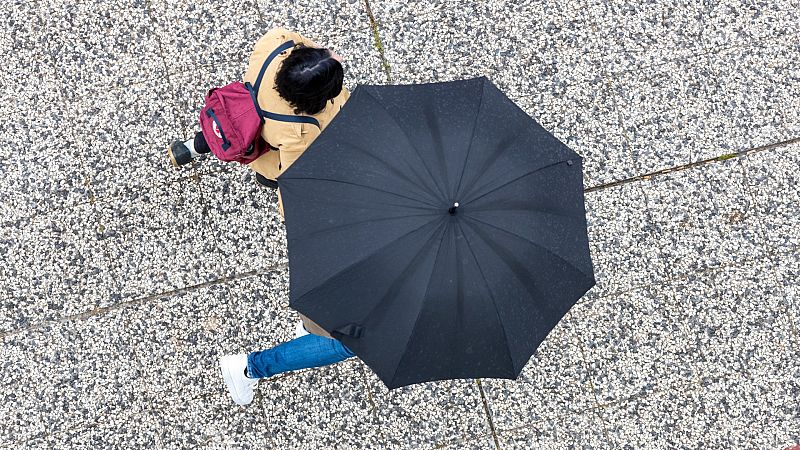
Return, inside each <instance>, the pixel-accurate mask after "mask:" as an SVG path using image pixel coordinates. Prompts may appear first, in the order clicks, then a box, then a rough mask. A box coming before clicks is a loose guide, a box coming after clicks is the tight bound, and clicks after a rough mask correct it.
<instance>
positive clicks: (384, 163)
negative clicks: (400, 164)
mask: <svg viewBox="0 0 800 450" xmlns="http://www.w3.org/2000/svg"><path fill="white" fill-rule="evenodd" d="M332 140H333V141H338V142H341V143H342V144H345V145H348V146H350V148H354V149H356V150H358V152H360V153H362V154H364V155H366V156H368V157H370V158H372V159H374V160H375V161H378V162H380V163H381V164H383V165H384V166H385V167H387V168H388V169H389V171H391V172H392V173H394V174H396V175H398V176H399V177H400V178H402V179H403V180H406V181H408V182H409V183H411V184H412V185H416V184H417V183H416V182H414V180H412V179H411V178H409V177H407V176H406V175H405V174H404V173H403V172H401V171H399V170H397V169H396V168H395V167H394V166H392V165H391V164H389V163H388V162H386V161H384V160H383V159H381V158H378V157H377V156H376V155H375V154H374V153H372V152H369V151H367V150H366V149H364V148H363V147H361V146H360V145H357V144H353V143H352V142H345V141H343V140H342V139H340V138H338V137H335V138H333V139H332ZM414 174H415V175H416V172H414ZM422 192H425V191H424V190H423V191H422ZM425 193H426V194H427V192H425ZM434 200H436V199H434Z"/></svg>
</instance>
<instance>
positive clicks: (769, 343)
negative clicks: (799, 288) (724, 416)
mask: <svg viewBox="0 0 800 450" xmlns="http://www.w3.org/2000/svg"><path fill="white" fill-rule="evenodd" d="M777 270H780V268H779V267H776V261H775V260H774V259H772V258H767V259H764V260H760V261H755V262H753V263H752V264H748V265H746V266H743V267H726V268H723V269H720V270H719V271H714V272H711V273H708V274H703V275H697V276H692V277H690V278H687V279H685V280H680V281H678V282H676V283H675V284H674V292H675V297H676V301H677V302H680V303H679V304H680V306H681V308H682V319H683V320H682V322H683V324H684V326H686V327H687V329H688V335H689V340H688V342H686V344H685V345H686V347H687V348H688V349H690V350H691V354H692V358H693V359H695V360H697V361H699V362H701V363H702V369H703V370H702V373H703V374H704V375H706V376H723V375H725V374H728V373H730V372H736V373H740V374H746V375H748V376H750V377H759V378H760V379H764V378H765V377H766V376H767V375H766V374H774V375H775V376H776V377H777V378H776V379H768V380H766V381H770V382H773V381H780V380H781V379H787V378H792V377H796V376H797V375H798V374H797V373H796V372H792V370H791V368H792V367H800V365H799V364H798V362H797V361H798V356H800V353H798V349H797V347H796V345H794V344H795V341H794V339H793V337H794V331H793V329H792V324H791V323H790V316H789V314H788V312H789V310H790V308H792V301H791V300H790V298H789V297H788V296H787V294H788V292H787V289H788V286H787V285H785V284H782V283H781V282H783V281H785V277H782V278H781V279H779V278H777V276H776V271H777Z"/></svg>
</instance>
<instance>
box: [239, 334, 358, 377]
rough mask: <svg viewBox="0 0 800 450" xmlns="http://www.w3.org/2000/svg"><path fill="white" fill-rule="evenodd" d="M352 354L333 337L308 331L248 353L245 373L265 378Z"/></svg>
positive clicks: (334, 360) (329, 362)
mask: <svg viewBox="0 0 800 450" xmlns="http://www.w3.org/2000/svg"><path fill="white" fill-rule="evenodd" d="M352 356H355V354H354V353H353V352H351V351H350V350H349V349H348V348H347V347H345V346H344V345H343V344H342V343H341V342H339V341H338V340H336V339H331V338H326V337H322V336H317V335H316V334H307V335H305V336H301V337H299V338H296V339H293V340H291V341H289V342H284V343H283V344H280V345H277V346H275V347H272V348H270V349H268V350H263V351H260V352H253V353H250V354H249V355H247V375H248V376H249V377H250V378H267V377H271V376H273V375H275V374H279V373H283V372H288V371H291V370H300V369H308V368H311V367H320V366H326V365H328V364H334V363H337V362H339V361H344V360H345V359H347V358H350V357H352Z"/></svg>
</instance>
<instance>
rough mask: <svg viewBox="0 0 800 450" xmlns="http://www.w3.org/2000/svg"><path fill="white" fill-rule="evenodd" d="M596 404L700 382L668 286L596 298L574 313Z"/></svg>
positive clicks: (701, 368)
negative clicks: (665, 387) (676, 385)
mask: <svg viewBox="0 0 800 450" xmlns="http://www.w3.org/2000/svg"><path fill="white" fill-rule="evenodd" d="M573 311H574V312H573V314H574V315H575V316H576V321H578V322H580V325H576V326H577V327H578V328H579V329H580V330H581V333H580V338H581V341H582V345H583V346H584V348H585V357H586V363H587V364H588V366H589V370H590V373H591V383H592V386H593V387H594V393H595V395H596V397H597V401H598V402H600V404H606V403H610V402H614V401H619V400H622V399H625V398H628V397H631V396H633V395H636V394H638V393H640V392H642V391H649V390H653V389H658V388H660V387H662V386H665V385H671V384H677V383H680V382H684V381H692V380H696V379H699V378H700V377H701V375H702V373H704V372H705V371H706V367H704V366H703V365H702V364H699V363H698V362H697V361H696V359H697V358H696V357H695V354H696V351H697V348H696V347H693V346H690V345H688V343H689V341H690V335H689V332H688V330H687V326H686V324H685V320H684V319H683V310H682V307H681V305H680V304H678V303H677V302H676V300H675V298H674V296H673V295H672V292H671V290H670V289H669V287H668V286H664V285H653V286H647V287H643V288H639V289H634V290H632V291H628V292H625V293H622V294H619V295H609V296H606V297H601V298H598V299H596V300H594V301H593V302H587V303H581V304H579V305H578V306H576V307H575V308H573Z"/></svg>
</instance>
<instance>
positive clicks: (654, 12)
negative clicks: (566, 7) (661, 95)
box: [586, 0, 708, 72]
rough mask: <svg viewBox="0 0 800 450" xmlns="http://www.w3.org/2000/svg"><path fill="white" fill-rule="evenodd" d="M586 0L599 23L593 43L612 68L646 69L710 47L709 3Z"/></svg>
mask: <svg viewBox="0 0 800 450" xmlns="http://www.w3.org/2000/svg"><path fill="white" fill-rule="evenodd" d="M586 3H587V4H586V8H587V10H588V11H590V13H591V17H592V19H591V20H592V23H593V29H592V33H591V35H590V41H589V43H588V46H589V47H590V48H591V49H592V51H593V53H594V54H596V55H597V56H598V58H599V59H600V60H601V61H602V63H603V65H604V66H606V67H607V68H608V70H609V71H611V72H624V71H630V70H641V69H642V68H644V67H648V66H653V65H657V64H662V63H664V62H666V61H669V60H672V59H678V58H685V57H687V56H691V55H694V54H697V53H700V52H702V51H703V50H704V47H703V42H702V40H701V36H702V33H703V28H704V24H703V16H704V14H706V13H707V10H708V7H707V5H706V3H705V2H693V1H690V0H667V1H665V0H649V1H647V2H640V3H626V2H605V1H602V0H589V1H587V2H586Z"/></svg>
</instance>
